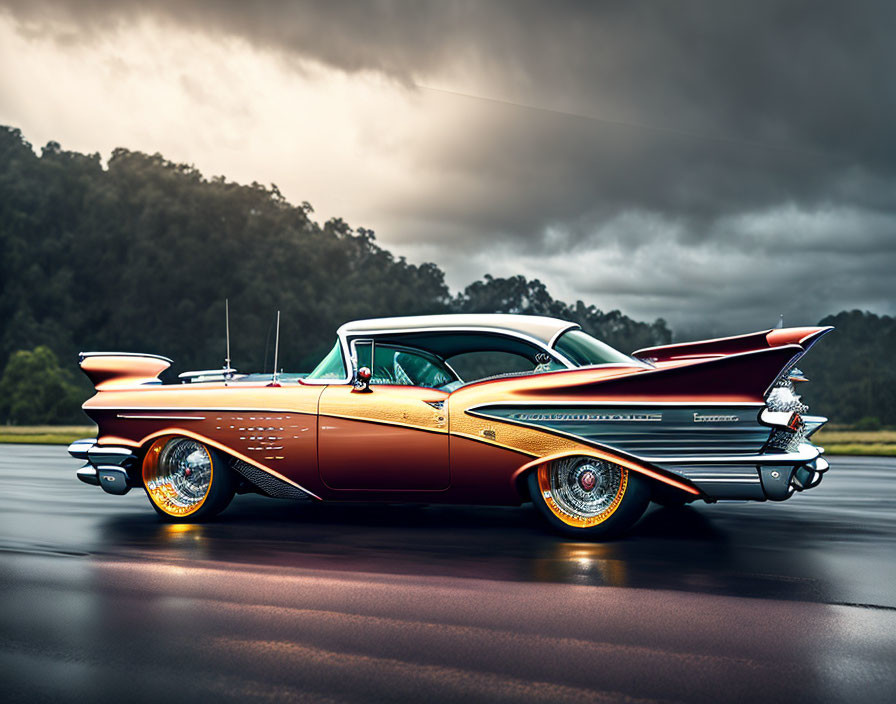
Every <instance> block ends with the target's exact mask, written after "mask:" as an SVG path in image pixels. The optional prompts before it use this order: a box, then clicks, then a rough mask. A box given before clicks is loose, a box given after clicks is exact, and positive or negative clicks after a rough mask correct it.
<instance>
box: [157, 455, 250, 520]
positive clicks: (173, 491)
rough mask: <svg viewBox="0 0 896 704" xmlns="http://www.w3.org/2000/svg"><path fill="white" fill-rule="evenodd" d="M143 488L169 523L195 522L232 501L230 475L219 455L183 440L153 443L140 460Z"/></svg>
mask: <svg viewBox="0 0 896 704" xmlns="http://www.w3.org/2000/svg"><path fill="white" fill-rule="evenodd" d="M143 485H144V486H145V488H146V494H147V496H149V501H150V503H151V504H152V507H153V508H154V509H155V510H156V512H157V513H158V514H159V515H160V516H162V518H164V519H165V520H168V521H178V522H191V523H192V522H198V521H203V520H206V519H208V518H211V517H212V516H215V515H217V514H218V513H220V512H221V511H223V510H224V509H225V508H227V505H228V504H229V503H230V501H231V499H233V494H234V490H235V482H234V479H233V472H232V471H231V470H230V467H229V466H228V464H227V461H226V460H225V458H224V457H223V456H222V455H221V453H220V452H217V451H216V450H213V449H212V448H210V447H207V446H206V445H203V444H202V443H201V442H198V441H196V440H192V439H190V438H183V437H164V438H159V439H158V440H156V441H155V442H154V443H153V444H152V445H151V446H150V448H149V450H148V451H147V452H146V455H145V456H144V458H143Z"/></svg>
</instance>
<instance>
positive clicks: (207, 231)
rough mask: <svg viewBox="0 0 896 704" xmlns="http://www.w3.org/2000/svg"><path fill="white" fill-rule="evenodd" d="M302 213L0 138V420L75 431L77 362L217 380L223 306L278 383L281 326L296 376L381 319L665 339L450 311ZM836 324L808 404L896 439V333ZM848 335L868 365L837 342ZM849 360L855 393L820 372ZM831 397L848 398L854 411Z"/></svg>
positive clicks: (491, 286) (258, 190)
mask: <svg viewBox="0 0 896 704" xmlns="http://www.w3.org/2000/svg"><path fill="white" fill-rule="evenodd" d="M313 212H314V211H313V208H312V207H311V205H310V204H308V203H307V202H303V203H301V204H300V205H293V204H291V203H289V202H287V200H286V199H285V198H284V197H283V195H282V194H281V193H280V191H279V190H278V189H277V187H276V186H274V185H271V186H263V185H261V184H258V183H252V184H250V185H241V184H237V183H233V182H230V181H227V180H226V179H225V178H223V177H214V178H205V177H203V175H202V174H201V173H200V172H199V171H198V170H196V169H195V168H194V167H192V166H188V165H185V164H177V163H173V162H171V161H168V160H166V159H165V158H163V157H162V156H161V155H158V154H154V155H147V154H143V153H140V152H132V151H129V150H127V149H116V150H115V151H114V152H113V153H112V155H111V157H110V158H109V160H108V163H107V164H106V165H105V166H104V165H103V164H102V162H101V159H100V155H99V154H81V153H78V152H73V151H67V150H64V149H62V147H61V146H60V145H59V144H58V143H56V142H50V143H48V144H47V145H46V146H45V147H43V149H41V151H40V154H39V155H38V154H36V153H35V151H34V149H33V148H32V146H31V145H30V144H29V143H28V142H27V141H26V140H25V138H24V137H23V135H22V134H21V132H20V131H19V130H17V129H14V128H10V127H0V252H2V257H0V370H2V374H0V422H5V423H22V424H25V423H49V422H78V421H82V420H84V416H83V414H81V412H80V410H79V406H80V402H81V401H82V400H83V399H84V398H85V397H86V396H87V395H88V394H89V391H90V389H89V386H87V385H86V383H85V381H84V380H83V378H82V376H81V375H80V374H76V373H74V371H73V370H74V369H75V365H74V359H75V355H76V354H77V353H78V352H79V351H82V350H88V349H106V350H108V349H114V350H121V351H142V352H154V353H158V354H164V355H166V356H169V357H171V358H172V359H174V360H175V363H176V366H175V367H174V369H173V370H172V371H173V373H176V372H178V371H183V370H185V369H197V368H207V367H210V366H211V367H214V366H217V365H218V364H220V363H221V362H222V361H223V356H224V300H225V298H229V299H230V302H231V332H232V334H231V346H232V354H231V356H232V359H233V361H234V363H235V365H236V366H237V367H238V368H239V369H241V370H255V371H271V368H272V364H273V344H274V343H273V333H274V331H273V321H274V311H275V310H280V311H282V323H281V345H280V359H281V360H282V362H281V364H280V366H282V367H284V368H286V369H289V370H295V371H308V370H310V369H311V368H312V367H313V366H314V364H315V363H316V362H317V361H318V360H319V359H320V358H321V357H322V356H323V355H324V354H325V353H326V351H327V350H328V348H329V347H330V346H331V345H332V342H333V338H334V331H335V329H336V327H338V325H340V324H341V323H343V322H345V321H348V320H354V319H359V318H368V317H378V316H391V315H412V314H425V313H446V312H508V313H527V314H536V315H550V316H554V317H559V318H565V319H568V320H572V321H575V322H578V323H579V324H580V325H582V327H583V328H584V329H585V330H586V331H587V332H589V333H591V334H593V335H594V336H595V337H598V338H600V339H603V340H605V341H606V342H608V343H609V344H611V345H613V346H615V347H618V348H619V349H622V350H625V351H631V350H634V349H637V348H639V347H645V346H649V345H656V344H664V343H667V342H670V341H671V339H672V333H671V331H670V330H669V328H668V326H667V324H666V323H665V321H663V320H662V319H658V320H656V321H654V322H651V323H647V322H640V321H636V320H632V319H631V318H629V317H628V316H626V315H623V314H622V313H620V312H619V311H615V310H614V311H609V312H606V311H603V310H601V309H599V308H597V307H595V306H593V305H585V304H584V303H583V302H581V301H578V302H576V303H575V304H568V303H565V302H562V301H558V300H555V299H553V298H552V297H551V295H550V294H549V292H548V290H547V289H546V287H545V286H544V284H542V283H541V282H540V281H538V280H527V279H525V278H524V277H522V276H516V277H509V278H495V277H491V276H486V277H485V278H484V279H483V280H481V281H476V282H473V283H471V284H470V285H469V286H467V287H466V288H465V289H464V290H463V291H461V292H459V293H458V294H457V295H453V296H452V295H451V292H450V291H449V289H448V287H447V285H446V284H445V280H444V274H443V272H442V271H441V269H439V267H438V266H437V265H436V264H433V263H425V264H420V265H415V264H411V263H409V262H407V261H406V260H405V259H404V258H403V257H397V258H396V257H395V256H393V255H392V254H391V253H390V252H389V251H387V250H385V249H383V248H382V247H380V246H379V245H378V244H377V242H376V237H375V234H374V232H373V231H371V230H368V229H365V228H360V227H359V228H352V227H350V226H349V225H348V223H346V222H345V221H344V220H342V219H340V218H333V219H330V220H328V221H327V222H325V223H323V224H320V223H318V222H317V221H315V220H314V219H313ZM844 316H845V317H844ZM835 318H836V319H837V320H841V322H842V324H843V325H844V327H845V328H846V330H847V332H846V333H845V334H844V333H843V332H841V333H840V334H839V335H838V337H839V340H836V338H835V344H833V345H832V344H830V341H831V340H830V338H829V339H826V340H825V341H824V343H823V344H820V345H819V347H818V350H813V353H812V355H811V357H812V360H811V361H812V364H813V365H814V366H815V367H817V368H818V369H820V370H822V371H821V376H822V377H823V378H825V379H826V383H827V384H830V385H832V386H831V387H830V388H826V389H825V390H824V391H823V392H822V391H819V392H818V393H820V394H822V395H821V396H819V398H824V399H825V400H826V399H827V398H828V397H829V395H830V397H831V398H837V399H838V403H837V404H836V406H837V408H838V409H843V410H842V413H843V416H842V419H843V420H844V421H850V420H857V419H859V418H863V417H865V416H877V417H879V418H880V420H881V421H882V422H885V423H888V424H891V423H896V408H894V402H893V396H894V391H893V389H894V384H893V377H892V375H890V376H889V377H887V378H886V379H884V380H883V383H881V382H882V379H881V372H880V370H879V369H878V370H875V368H874V367H875V365H874V363H873V362H869V360H868V356H872V355H873V354H876V353H877V352H880V351H881V350H892V349H893V335H894V332H893V330H894V326H893V321H892V319H891V318H886V317H884V318H879V317H878V316H873V315H870V314H864V313H859V312H853V313H841V314H839V315H838V316H835ZM847 335H848V336H850V340H854V341H858V342H860V343H861V345H864V346H863V347H861V349H862V350H867V354H866V353H864V352H863V353H862V354H861V355H858V356H857V355H856V352H855V349H854V346H853V345H852V344H845V345H844V344H837V343H839V342H841V341H843V340H844V339H845V338H846V337H847ZM832 337H833V336H832ZM887 345H889V347H887ZM825 348H828V349H832V348H836V349H838V350H839V354H840V355H844V356H840V357H838V358H837V359H836V360H835V359H833V358H832V357H831V356H830V354H828V353H826V352H825V351H824V350H825ZM819 352H821V354H819ZM863 355H864V356H863ZM847 358H848V359H849V360H853V359H855V364H854V365H853V366H851V367H850V369H851V370H853V369H854V371H855V374H856V375H857V376H856V377H854V378H851V379H843V378H841V376H840V375H838V374H837V373H836V372H834V371H831V372H829V371H828V370H829V369H830V370H835V369H837V368H842V364H843V362H844V360H845V359H847ZM878 359H881V358H878ZM828 361H830V364H828ZM866 362H869V366H866V364H865V363H866ZM808 365H809V362H807V366H808ZM875 374H876V376H875ZM828 377H829V378H828ZM863 380H871V381H869V382H868V383H867V384H866V385H863V384H864V383H865V382H864V381H863ZM813 386H816V385H813ZM835 389H842V390H849V392H850V393H851V394H852V395H853V397H852V399H851V400H850V401H849V403H848V404H844V403H843V400H842V399H841V398H840V394H838V393H836V391H835ZM883 396H886V398H883ZM839 412H840V410H838V413H839Z"/></svg>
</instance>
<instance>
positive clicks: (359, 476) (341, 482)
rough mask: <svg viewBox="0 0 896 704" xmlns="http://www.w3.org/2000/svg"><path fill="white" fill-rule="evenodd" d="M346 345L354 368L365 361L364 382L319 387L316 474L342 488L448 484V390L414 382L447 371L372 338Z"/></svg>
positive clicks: (410, 488)
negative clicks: (368, 378) (366, 380)
mask: <svg viewBox="0 0 896 704" xmlns="http://www.w3.org/2000/svg"><path fill="white" fill-rule="evenodd" d="M352 351H353V354H352V357H353V360H352V364H353V367H354V368H357V367H358V366H368V367H369V368H370V369H371V372H372V376H371V384H370V386H369V389H368V390H359V389H357V388H355V387H354V386H353V385H351V384H339V385H331V386H327V387H326V389H324V391H323V393H322V394H321V397H320V405H319V415H318V459H319V471H320V476H321V480H322V481H323V482H324V484H326V485H327V486H328V487H329V488H331V489H336V490H344V491H438V490H441V489H446V488H448V485H449V483H450V476H449V465H448V413H447V408H445V404H446V401H447V397H448V393H447V392H446V391H441V390H439V389H436V388H431V387H430V386H422V385H418V384H435V383H437V382H439V381H443V378H444V375H446V374H450V371H447V368H446V367H442V368H440V367H439V364H438V360H437V359H433V358H432V357H431V356H428V355H426V354H425V353H422V352H420V351H417V350H411V349H407V348H402V347H398V346H394V345H374V343H373V341H372V340H358V341H355V342H354V343H353V344H352ZM359 360H360V362H359ZM451 380H453V379H451V378H449V379H447V381H451Z"/></svg>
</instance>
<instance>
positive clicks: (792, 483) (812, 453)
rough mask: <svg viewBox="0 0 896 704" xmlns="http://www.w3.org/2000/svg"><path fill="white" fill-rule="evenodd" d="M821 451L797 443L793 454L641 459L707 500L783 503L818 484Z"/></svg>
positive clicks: (822, 466)
mask: <svg viewBox="0 0 896 704" xmlns="http://www.w3.org/2000/svg"><path fill="white" fill-rule="evenodd" d="M823 452H824V448H821V447H817V446H815V445H813V444H811V443H809V442H804V443H800V445H799V446H798V447H797V449H796V450H795V451H793V452H770V453H766V454H757V455H727V456H710V455H707V456H703V457H674V458H673V457H657V458H653V457H651V458H644V459H647V460H649V461H650V462H652V463H653V464H657V465H659V466H661V467H663V468H664V469H666V470H668V471H670V472H673V473H675V474H678V475H679V476H681V477H682V478H683V479H686V480H688V481H689V482H691V483H693V484H694V485H695V486H696V487H697V488H699V489H700V491H701V492H703V494H704V499H705V500H707V501H717V500H725V499H728V500H752V501H783V500H785V499H788V498H790V497H791V496H793V494H794V493H796V492H799V491H806V490H807V489H813V488H815V487H816V486H818V485H819V484H820V483H821V479H822V476H823V475H824V473H825V472H826V471H827V470H828V468H829V464H828V462H827V460H825V459H824V458H823V457H822V456H821V455H822V453H823Z"/></svg>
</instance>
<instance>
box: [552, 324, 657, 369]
mask: <svg viewBox="0 0 896 704" xmlns="http://www.w3.org/2000/svg"><path fill="white" fill-rule="evenodd" d="M554 349H555V350H557V351H558V352H559V353H560V354H562V355H563V356H564V357H566V358H567V359H568V360H569V361H570V362H572V363H573V364H575V365H576V366H578V367H589V366H591V365H593V364H637V365H639V366H641V365H642V362H638V361H637V360H635V359H633V358H631V357H629V356H628V355H627V354H622V352H620V351H619V350H615V349H613V348H612V347H610V346H609V345H608V344H606V343H604V342H601V341H600V340H596V339H595V338H593V337H591V335H589V334H588V333H586V332H582V331H581V330H568V331H567V332H565V333H563V334H562V335H561V336H560V337H559V338H557V342H555V343H554Z"/></svg>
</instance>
